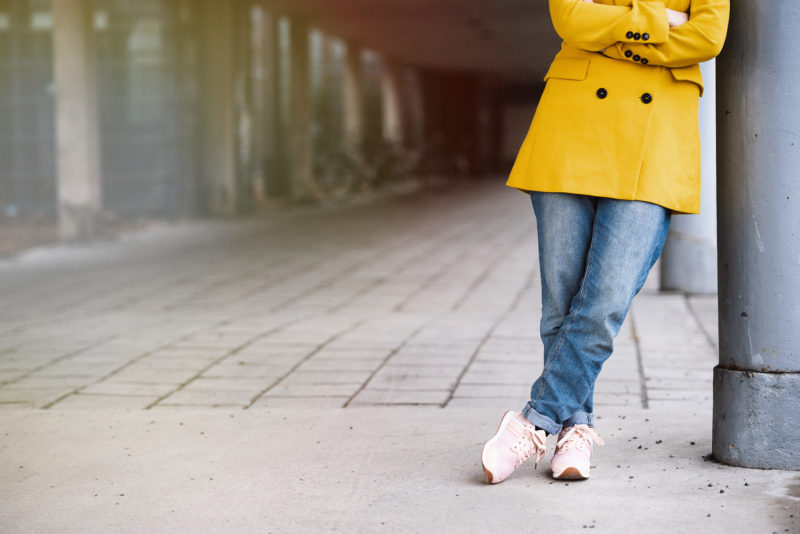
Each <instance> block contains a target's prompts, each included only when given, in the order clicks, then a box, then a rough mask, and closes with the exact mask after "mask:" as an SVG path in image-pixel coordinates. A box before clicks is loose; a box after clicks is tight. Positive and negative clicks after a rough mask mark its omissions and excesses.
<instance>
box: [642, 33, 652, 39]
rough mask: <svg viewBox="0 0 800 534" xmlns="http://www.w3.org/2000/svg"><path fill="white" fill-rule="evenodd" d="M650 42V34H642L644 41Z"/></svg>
mask: <svg viewBox="0 0 800 534" xmlns="http://www.w3.org/2000/svg"><path fill="white" fill-rule="evenodd" d="M649 40H650V34H649V33H643V34H642V41H649Z"/></svg>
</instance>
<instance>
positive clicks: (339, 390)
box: [264, 383, 360, 397]
mask: <svg viewBox="0 0 800 534" xmlns="http://www.w3.org/2000/svg"><path fill="white" fill-rule="evenodd" d="M359 387H360V384H284V383H281V384H278V385H277V386H275V387H274V388H272V389H271V390H270V391H268V392H267V393H266V394H265V395H264V396H265V397H345V396H347V397H349V396H350V395H352V394H353V393H355V392H356V391H358V388H359Z"/></svg>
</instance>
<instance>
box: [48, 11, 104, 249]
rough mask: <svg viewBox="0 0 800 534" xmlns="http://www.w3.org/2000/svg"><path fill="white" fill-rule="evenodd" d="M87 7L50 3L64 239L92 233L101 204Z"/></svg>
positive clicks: (62, 233)
mask: <svg viewBox="0 0 800 534" xmlns="http://www.w3.org/2000/svg"><path fill="white" fill-rule="evenodd" d="M92 4H93V2H92V1H91V0H53V3H52V9H53V68H54V80H55V123H56V175H57V181H58V227H59V234H60V236H61V238H62V239H65V240H73V239H81V238H85V237H90V236H92V235H93V234H95V233H96V231H97V224H98V215H99V214H100V210H101V209H102V201H103V194H102V184H101V175H100V148H99V132H98V130H99V123H98V109H97V83H96V77H95V58H94V43H93V27H92V20H93V10H92Z"/></svg>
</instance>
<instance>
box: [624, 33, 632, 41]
mask: <svg viewBox="0 0 800 534" xmlns="http://www.w3.org/2000/svg"><path fill="white" fill-rule="evenodd" d="M625 37H626V38H628V39H633V32H628V33H626V34H625Z"/></svg>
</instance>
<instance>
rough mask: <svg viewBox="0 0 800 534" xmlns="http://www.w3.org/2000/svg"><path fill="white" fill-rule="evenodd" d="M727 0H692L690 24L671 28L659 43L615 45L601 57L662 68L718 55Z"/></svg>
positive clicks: (726, 25) (727, 5)
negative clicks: (634, 61) (637, 61)
mask: <svg viewBox="0 0 800 534" xmlns="http://www.w3.org/2000/svg"><path fill="white" fill-rule="evenodd" d="M729 13H730V1H729V0H692V3H691V10H690V16H689V21H688V22H686V23H684V24H681V25H680V26H678V27H677V28H671V29H670V32H669V39H667V42H665V43H661V44H640V43H636V44H631V43H623V42H618V43H616V44H614V45H613V46H611V47H609V48H608V49H607V50H606V51H605V52H604V54H605V55H607V56H609V57H612V58H614V59H621V60H625V61H633V59H634V58H639V61H641V62H646V64H648V65H661V66H664V67H672V68H674V67H686V66H689V65H694V64H695V63H700V62H702V61H707V60H709V59H711V58H713V57H715V56H717V54H719V53H720V51H721V50H722V45H723V44H724V43H725V35H726V34H727V31H728V17H729Z"/></svg>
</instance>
